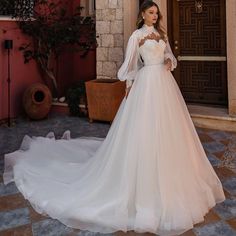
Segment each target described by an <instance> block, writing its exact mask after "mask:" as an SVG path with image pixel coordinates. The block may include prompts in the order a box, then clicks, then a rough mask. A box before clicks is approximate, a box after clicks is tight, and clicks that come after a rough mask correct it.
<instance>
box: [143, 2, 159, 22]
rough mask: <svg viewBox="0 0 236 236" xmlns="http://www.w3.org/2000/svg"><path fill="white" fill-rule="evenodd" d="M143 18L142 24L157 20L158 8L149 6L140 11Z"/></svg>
mask: <svg viewBox="0 0 236 236" xmlns="http://www.w3.org/2000/svg"><path fill="white" fill-rule="evenodd" d="M142 16H143V18H144V24H146V25H149V26H151V25H153V24H155V23H156V22H157V19H158V9H157V7H156V6H152V7H149V8H148V9H146V10H145V11H144V12H142Z"/></svg>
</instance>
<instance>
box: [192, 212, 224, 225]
mask: <svg viewBox="0 0 236 236" xmlns="http://www.w3.org/2000/svg"><path fill="white" fill-rule="evenodd" d="M220 220H221V219H220V217H219V216H218V215H217V214H216V213H215V212H214V211H213V210H210V211H209V212H208V213H207V214H206V215H205V217H204V221H203V222H201V223H198V224H196V225H195V227H199V226H203V225H206V224H210V223H213V222H216V221H220Z"/></svg>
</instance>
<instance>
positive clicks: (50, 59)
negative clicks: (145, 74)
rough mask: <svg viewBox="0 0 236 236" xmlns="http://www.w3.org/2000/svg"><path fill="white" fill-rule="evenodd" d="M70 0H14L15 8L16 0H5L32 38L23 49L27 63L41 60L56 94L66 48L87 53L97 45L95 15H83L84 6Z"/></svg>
mask: <svg viewBox="0 0 236 236" xmlns="http://www.w3.org/2000/svg"><path fill="white" fill-rule="evenodd" d="M70 3H71V1H70V0H67V1H66V0H64V1H62V0H53V1H52V0H34V1H27V2H25V3H24V4H23V5H22V1H14V9H12V8H13V7H12V1H8V0H3V2H2V3H1V5H4V4H5V6H6V7H7V6H8V5H9V8H10V9H11V12H13V13H12V17H14V18H16V19H17V23H18V25H19V28H20V29H21V30H22V32H23V33H24V34H26V35H28V36H30V37H31V38H32V41H31V42H29V43H26V44H24V45H22V46H21V47H20V48H19V49H20V50H21V51H22V52H23V56H24V62H25V63H28V62H29V61H30V60H32V59H34V60H36V61H37V63H38V65H39V67H40V69H41V71H42V72H43V74H44V75H46V76H43V79H44V81H45V83H46V84H47V85H48V87H49V88H50V90H51V92H52V94H53V97H57V96H58V83H57V72H58V70H57V69H58V68H57V62H58V59H59V57H60V56H61V55H62V54H63V52H65V50H69V51H71V52H80V53H81V57H85V56H86V55H87V53H88V52H89V50H91V49H93V48H95V47H96V30H95V21H94V19H93V18H91V17H83V16H81V10H82V8H81V7H80V6H76V7H75V8H74V9H73V10H72V9H71V8H70V7H69V6H70Z"/></svg>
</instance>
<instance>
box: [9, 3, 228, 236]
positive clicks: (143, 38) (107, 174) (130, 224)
mask: <svg viewBox="0 0 236 236" xmlns="http://www.w3.org/2000/svg"><path fill="white" fill-rule="evenodd" d="M160 20H161V13H160V11H159V8H158V6H157V5H156V4H155V3H154V2H152V1H145V2H144V3H143V5H142V6H141V9H140V14H139V18H138V29H137V30H135V31H134V32H133V34H132V35H131V37H130V39H129V42H128V46H127V50H126V57H125V61H124V63H123V65H122V66H121V68H120V70H119V72H118V78H119V79H120V80H125V81H126V85H127V88H126V96H125V97H124V99H123V100H122V102H121V105H120V107H119V110H118V112H117V114H116V117H115V119H114V121H113V123H112V125H111V127H110V130H109V132H108V134H107V136H106V138H105V139H101V138H95V137H80V138H77V139H70V135H69V132H68V131H67V132H66V133H65V134H64V136H63V138H62V139H60V140H56V139H55V138H54V137H51V136H50V135H49V136H48V137H34V138H30V137H28V136H26V137H25V138H24V140H23V142H22V145H21V148H20V149H19V150H17V151H15V152H13V153H9V154H7V155H5V172H4V183H5V184H7V183H9V182H11V181H15V183H16V186H17V187H18V189H19V190H20V192H21V193H22V194H23V195H24V197H25V198H26V199H28V200H29V201H30V203H31V205H32V206H33V207H34V209H35V210H36V211H37V212H39V213H41V214H47V215H49V216H50V217H52V218H54V219H58V220H59V221H61V222H62V223H64V224H65V225H67V226H69V227H73V228H78V229H82V230H89V231H93V232H101V233H111V232H116V231H120V230H121V231H124V232H127V231H128V230H134V231H136V232H140V233H141V232H151V233H154V234H158V235H161V236H171V235H176V234H182V233H183V232H185V231H187V230H189V229H191V228H193V226H194V224H196V223H199V222H202V221H203V220H204V216H205V214H206V213H207V212H208V211H209V209H210V208H212V207H214V206H215V204H216V203H220V202H222V201H224V200H225V196H224V192H223V189H222V185H221V182H220V180H219V178H218V177H217V175H216V173H215V172H214V169H213V168H212V166H211V164H210V162H209V161H208V159H207V157H206V154H205V152H204V149H203V147H202V145H201V142H200V140H199V138H198V135H197V132H196V130H195V127H194V125H193V123H192V120H191V117H190V115H189V113H188V110H187V107H186V104H185V102H184V100H183V97H182V95H181V93H180V90H179V88H178V86H177V83H176V81H175V79H174V78H173V76H172V74H171V72H170V70H173V69H174V68H175V67H176V59H175V57H174V56H173V54H172V51H171V49H170V46H169V43H168V39H167V37H166V35H165V33H164V31H163V29H162V28H161V27H160Z"/></svg>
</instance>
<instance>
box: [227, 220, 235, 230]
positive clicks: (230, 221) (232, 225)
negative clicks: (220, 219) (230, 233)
mask: <svg viewBox="0 0 236 236" xmlns="http://www.w3.org/2000/svg"><path fill="white" fill-rule="evenodd" d="M226 222H227V223H228V224H229V225H230V226H231V227H232V228H233V229H234V230H236V218H234V219H230V220H226Z"/></svg>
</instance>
